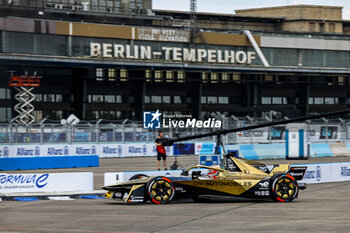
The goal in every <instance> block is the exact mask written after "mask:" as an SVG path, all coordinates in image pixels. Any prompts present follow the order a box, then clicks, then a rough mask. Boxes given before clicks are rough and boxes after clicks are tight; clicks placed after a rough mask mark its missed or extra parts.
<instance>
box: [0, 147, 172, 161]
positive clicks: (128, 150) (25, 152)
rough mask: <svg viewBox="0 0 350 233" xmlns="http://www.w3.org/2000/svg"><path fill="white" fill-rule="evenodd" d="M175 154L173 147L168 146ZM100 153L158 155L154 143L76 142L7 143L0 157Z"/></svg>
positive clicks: (120, 155)
mask: <svg viewBox="0 0 350 233" xmlns="http://www.w3.org/2000/svg"><path fill="white" fill-rule="evenodd" d="M166 151H167V155H169V156H172V155H173V151H174V150H173V147H166ZM69 155H74V156H79V155H98V156H100V157H101V158H104V157H115V158H117V157H140V156H156V155H157V151H156V146H155V144H154V143H147V144H146V143H145V144H142V143H133V144H95V145H91V144H76V145H6V146H0V158H7V157H33V156H35V157H39V156H69Z"/></svg>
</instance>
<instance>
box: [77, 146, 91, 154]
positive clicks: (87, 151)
mask: <svg viewBox="0 0 350 233" xmlns="http://www.w3.org/2000/svg"><path fill="white" fill-rule="evenodd" d="M75 154H79V155H89V154H90V149H87V148H84V147H77V148H75Z"/></svg>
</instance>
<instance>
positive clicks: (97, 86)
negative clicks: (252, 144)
mask: <svg viewBox="0 0 350 233" xmlns="http://www.w3.org/2000/svg"><path fill="white" fill-rule="evenodd" d="M6 2H7V1H6ZM31 2H36V3H37V4H34V3H31ZM38 2H39V1H23V2H22V1H13V3H12V4H8V3H6V4H3V5H2V6H1V8H0V13H1V14H0V31H1V47H0V52H1V53H0V62H1V65H0V77H1V78H0V99H1V102H0V121H1V122H9V121H10V120H11V118H12V117H14V112H13V107H14V105H15V104H16V102H15V100H14V95H15V94H16V91H15V90H14V89H12V88H10V87H9V85H8V79H9V76H10V74H11V72H12V73H15V74H18V75H24V74H25V73H27V74H29V75H31V74H34V73H35V72H36V73H37V74H38V75H40V76H41V77H42V79H41V86H40V87H38V88H36V89H35V90H34V92H35V95H36V100H35V102H34V106H35V109H36V110H35V116H36V119H37V120H38V121H40V120H41V119H43V118H45V117H46V118H50V119H57V120H59V119H62V118H66V117H67V116H68V115H69V114H71V113H74V114H75V115H76V116H78V117H79V118H81V119H84V120H96V119H99V118H104V119H125V118H127V119H135V120H141V119H142V114H143V112H144V111H148V110H157V109H159V110H160V111H162V112H163V113H167V114H171V113H182V114H191V115H192V116H193V117H197V118H207V117H208V116H210V113H212V112H217V111H219V112H221V113H224V114H226V115H235V116H246V115H251V116H255V117H259V116H264V114H268V113H269V112H270V111H275V112H277V113H278V114H277V115H279V116H288V117H295V116H299V115H305V114H310V113H316V112H328V111H335V110H342V109H346V108H348V106H349V104H350V89H349V85H350V80H349V76H350V69H349V68H350V22H348V21H345V20H342V16H341V11H342V8H341V7H323V6H307V5H297V6H285V7H277V8H261V9H248V10H240V11H237V12H236V14H235V15H225V14H209V13H198V14H197V21H196V24H195V25H194V24H193V23H192V22H191V20H190V19H191V16H190V13H188V12H167V11H159V10H158V11H156V10H152V9H151V8H152V6H151V1H142V0H140V1H123V0H122V1H74V3H70V1H44V2H41V4H44V6H43V5H40V4H39V3H38ZM51 2H52V3H54V4H64V6H65V7H63V8H62V9H61V8H60V7H51V5H50V3H51ZM84 2H88V3H89V4H86V3H84ZM108 2H112V5H111V4H110V3H108ZM116 2H120V4H121V5H118V4H116ZM135 2H136V3H140V4H142V5H139V7H138V8H137V10H132V9H134V6H135V5H132V3H135ZM96 3H97V4H96ZM122 3H125V4H124V5H122ZM26 5H31V7H30V8H27V9H26V10H24V9H23V6H26ZM73 5H76V6H81V8H75V9H73V8H71V7H68V6H73ZM86 5H88V6H89V8H86ZM96 5H97V8H93V7H92V6H96ZM117 5H118V6H120V7H122V6H123V7H124V8H125V9H126V8H127V9H129V10H119V11H116V10H115V6H117ZM53 6H55V5H53ZM104 6H112V7H114V8H113V9H111V10H107V9H105V8H103V7H104ZM120 9H121V8H120ZM67 12H68V13H67ZM250 35H253V36H251V37H250Z"/></svg>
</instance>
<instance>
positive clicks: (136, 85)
mask: <svg viewBox="0 0 350 233" xmlns="http://www.w3.org/2000/svg"><path fill="white" fill-rule="evenodd" d="M145 74H146V72H145V70H129V80H130V81H129V82H130V86H131V89H130V96H133V98H134V103H133V108H134V111H135V119H136V120H139V121H141V120H142V119H143V112H144V110H145V98H144V96H145V93H146V81H145V78H146V77H145Z"/></svg>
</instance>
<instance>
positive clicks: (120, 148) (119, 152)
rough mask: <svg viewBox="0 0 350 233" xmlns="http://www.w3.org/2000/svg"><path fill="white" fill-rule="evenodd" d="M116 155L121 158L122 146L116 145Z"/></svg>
mask: <svg viewBox="0 0 350 233" xmlns="http://www.w3.org/2000/svg"><path fill="white" fill-rule="evenodd" d="M117 150H118V155H119V156H121V155H122V154H123V148H122V145H118V148H117Z"/></svg>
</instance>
